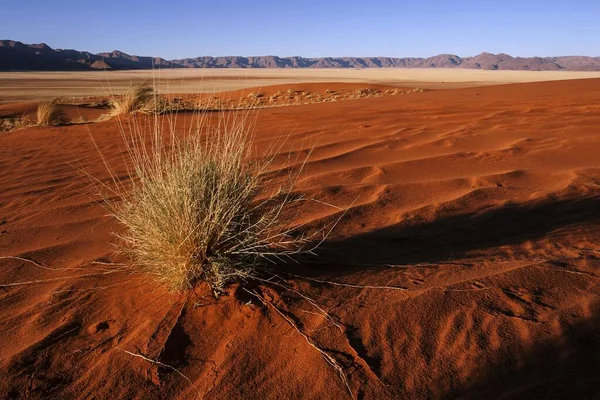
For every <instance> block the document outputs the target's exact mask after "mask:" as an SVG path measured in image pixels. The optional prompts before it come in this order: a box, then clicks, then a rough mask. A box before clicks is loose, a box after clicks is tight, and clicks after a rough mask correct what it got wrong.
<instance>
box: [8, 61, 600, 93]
mask: <svg viewBox="0 0 600 400" xmlns="http://www.w3.org/2000/svg"><path fill="white" fill-rule="evenodd" d="M584 78H600V72H573V71H482V70H468V69H450V68H448V69H446V68H444V69H442V68H440V69H402V68H381V69H316V68H315V69H313V68H307V69H266V68H265V69H237V68H236V69H233V68H232V69H188V68H186V69H168V70H155V71H147V70H144V71H85V72H3V73H0V101H15V100H31V99H38V98H50V97H82V96H101V95H107V94H111V93H114V94H119V93H122V92H123V91H124V90H125V89H126V88H127V87H128V86H129V85H130V84H131V83H136V84H139V83H143V82H147V83H150V84H152V83H154V84H155V86H156V87H157V88H158V91H159V92H161V93H197V92H223V91H229V90H237V89H244V88H250V87H258V86H267V85H280V84H293V83H306V82H354V83H357V82H365V83H374V84H388V85H395V86H402V87H423V88H431V89H440V88H456V87H469V86H487V85H497V84H505V83H519V82H539V81H555V80H565V79H584Z"/></svg>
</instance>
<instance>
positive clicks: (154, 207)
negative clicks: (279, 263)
mask: <svg viewBox="0 0 600 400" xmlns="http://www.w3.org/2000/svg"><path fill="white" fill-rule="evenodd" d="M250 128H251V127H250V126H248V124H247V123H246V121H244V120H240V119H239V118H238V119H235V121H230V120H226V121H223V122H220V123H219V125H218V126H217V127H216V128H214V129H211V130H208V131H205V132H203V133H200V132H194V133H191V134H189V135H187V137H185V138H182V137H181V136H178V135H175V134H171V135H169V136H170V137H169V138H168V139H164V135H163V133H162V132H160V130H157V132H155V134H154V138H152V140H151V143H150V144H149V145H148V144H147V143H146V144H145V145H144V144H143V138H142V136H143V135H142V134H140V132H136V133H135V134H132V135H130V137H129V140H128V141H127V142H128V150H129V151H128V152H129V155H130V156H131V160H132V164H133V168H132V174H133V176H134V179H133V183H132V187H131V188H128V190H119V191H118V196H117V197H118V198H119V201H118V202H116V203H115V202H109V204H110V207H111V211H112V213H113V215H114V216H115V217H116V219H117V220H118V221H119V222H120V223H121V224H122V225H123V227H124V228H125V229H124V232H123V233H121V234H119V235H118V236H119V237H120V239H121V243H122V248H123V250H124V251H125V252H126V253H127V254H129V255H130V256H131V259H132V260H133V261H134V263H135V265H137V266H139V267H141V268H142V269H143V270H145V271H147V272H148V273H150V274H152V275H154V276H155V277H156V278H157V279H158V280H160V281H162V282H165V283H166V284H168V285H169V286H170V287H171V288H172V289H174V290H184V289H190V288H192V287H194V286H195V285H196V284H197V283H199V282H206V283H208V285H209V286H210V287H211V289H212V290H213V293H214V294H215V295H218V294H219V293H220V292H221V291H222V290H223V288H224V286H225V285H226V284H227V283H228V282H231V281H232V280H236V279H248V278H251V277H252V276H253V273H254V271H255V269H256V268H257V267H258V266H259V265H261V264H262V262H263V261H266V260H274V259H278V258H281V257H285V256H291V255H292V254H297V253H298V252H300V251H302V246H303V245H304V244H306V243H308V239H309V237H306V236H303V237H297V236H295V237H292V235H291V234H290V232H291V231H290V229H287V228H285V227H284V226H283V225H284V224H283V223H282V221H281V215H282V212H283V210H284V208H285V207H286V206H287V205H288V204H289V203H291V201H292V200H291V196H290V195H289V190H291V189H290V188H288V189H286V190H284V189H281V188H280V189H279V190H275V191H274V192H272V194H271V195H269V194H268V193H265V190H266V185H267V184H268V183H269V182H268V180H267V178H266V176H267V174H266V169H267V167H268V165H269V163H270V161H269V160H270V158H269V157H267V158H266V159H264V160H263V161H260V162H256V161H254V162H253V161H252V158H251V150H252V147H251V139H252V138H251V134H250ZM286 193H287V194H286ZM259 196H260V200H259Z"/></svg>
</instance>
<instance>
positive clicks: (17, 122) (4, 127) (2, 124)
mask: <svg viewBox="0 0 600 400" xmlns="http://www.w3.org/2000/svg"><path fill="white" fill-rule="evenodd" d="M32 125H35V123H34V122H33V121H31V120H29V119H28V118H26V117H25V116H24V115H23V116H20V117H9V118H1V119H0V132H9V131H14V130H16V129H21V128H27V127H28V126H32Z"/></svg>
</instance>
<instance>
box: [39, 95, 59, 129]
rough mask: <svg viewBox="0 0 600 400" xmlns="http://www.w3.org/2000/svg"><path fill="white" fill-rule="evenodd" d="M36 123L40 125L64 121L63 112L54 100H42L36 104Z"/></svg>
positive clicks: (57, 123)
mask: <svg viewBox="0 0 600 400" xmlns="http://www.w3.org/2000/svg"><path fill="white" fill-rule="evenodd" d="M36 117H37V124H38V125H42V126H49V125H60V124H62V123H64V122H65V119H66V117H65V114H64V112H63V111H62V109H61V108H60V106H59V105H58V104H57V103H56V102H55V101H43V102H41V103H40V104H38V108H37V114H36Z"/></svg>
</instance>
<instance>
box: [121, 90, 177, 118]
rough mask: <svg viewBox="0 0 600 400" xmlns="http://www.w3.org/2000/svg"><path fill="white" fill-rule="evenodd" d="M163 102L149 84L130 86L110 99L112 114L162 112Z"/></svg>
mask: <svg viewBox="0 0 600 400" xmlns="http://www.w3.org/2000/svg"><path fill="white" fill-rule="evenodd" d="M163 103H164V102H162V101H161V100H160V99H159V98H158V97H157V95H156V94H155V93H154V89H152V88H151V87H150V86H144V85H139V86H130V87H129V88H128V89H127V91H126V92H125V93H124V94H123V95H122V96H120V97H114V98H112V99H110V108H111V109H112V111H111V114H112V115H127V114H134V113H143V114H152V113H161V112H164V111H165V110H164V106H163Z"/></svg>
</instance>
